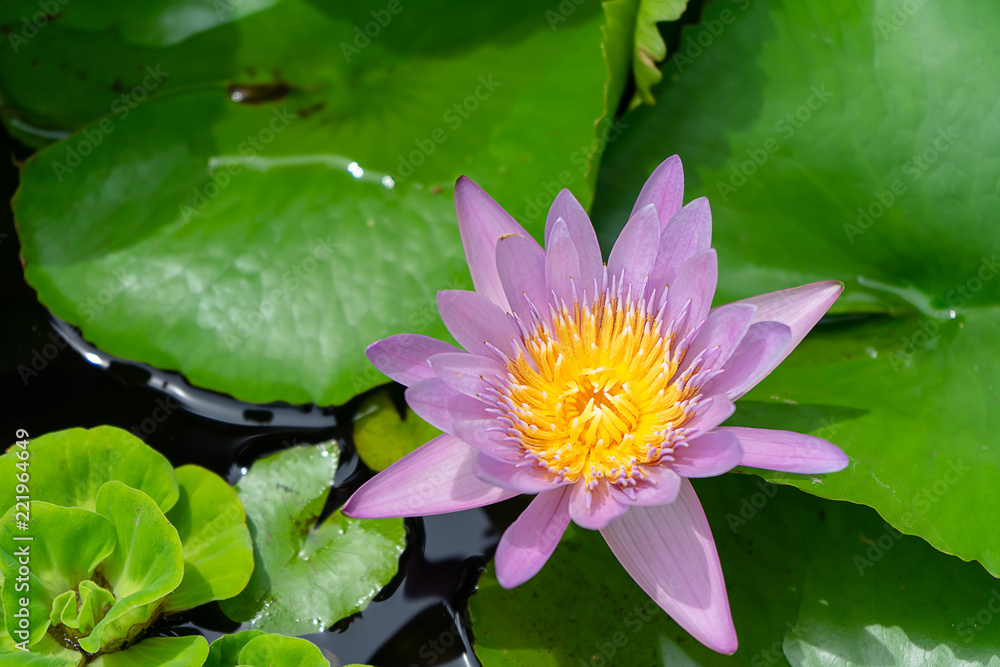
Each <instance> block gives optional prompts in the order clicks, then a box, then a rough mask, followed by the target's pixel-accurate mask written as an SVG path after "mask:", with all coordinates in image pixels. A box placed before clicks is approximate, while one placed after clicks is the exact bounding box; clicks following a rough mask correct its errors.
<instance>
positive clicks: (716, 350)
mask: <svg viewBox="0 0 1000 667" xmlns="http://www.w3.org/2000/svg"><path fill="white" fill-rule="evenodd" d="M755 312H756V309H755V308H754V307H753V306H752V305H750V304H746V303H730V304H726V305H725V306H719V307H718V308H715V309H714V310H712V311H711V312H710V313H709V314H708V318H707V319H706V320H705V325H704V326H703V327H702V328H701V331H699V332H698V335H697V336H696V337H695V339H694V341H693V342H692V343H691V345H690V346H689V347H688V350H687V353H685V355H684V361H683V362H682V363H681V365H680V367H679V368H678V370H679V371H680V372H683V371H685V370H687V368H688V367H689V366H690V365H691V364H692V363H693V362H694V361H695V360H696V359H697V358H698V356H699V354H700V353H701V352H702V351H704V352H706V354H705V355H704V356H702V358H701V361H700V362H699V364H701V365H704V366H707V367H710V368H721V367H722V366H723V365H724V364H725V363H726V361H727V360H728V359H729V357H730V356H732V354H733V351H734V350H735V349H736V347H737V346H738V345H739V343H740V341H741V340H743V336H744V335H746V332H747V329H749V328H750V323H751V321H752V320H753V316H754V313H755Z"/></svg>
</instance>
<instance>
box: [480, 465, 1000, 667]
mask: <svg viewBox="0 0 1000 667" xmlns="http://www.w3.org/2000/svg"><path fill="white" fill-rule="evenodd" d="M696 481H697V482H698V484H697V485H696V486H697V491H698V496H699V498H700V499H701V501H702V504H703V506H704V508H705V513H706V515H707V517H708V519H709V523H710V524H711V526H712V533H713V535H714V539H715V543H716V545H717V547H718V550H719V556H720V559H721V562H722V569H723V573H724V574H725V576H726V583H727V589H728V595H729V601H730V605H731V608H732V613H733V620H734V623H735V626H736V631H737V634H738V636H739V640H740V647H739V650H738V651H737V652H736V653H735V654H734V655H733V656H724V655H720V654H717V653H715V652H714V651H711V650H710V649H708V648H705V647H704V646H702V645H701V644H700V643H698V642H697V640H695V639H693V638H691V637H690V636H689V635H688V634H687V633H686V632H685V631H684V630H682V629H681V628H680V627H679V626H678V625H677V624H676V623H674V622H673V621H672V620H670V619H669V617H668V616H667V615H666V614H665V613H664V612H663V611H662V610H660V609H659V607H657V606H656V605H655V604H654V603H653V602H652V601H651V600H650V599H649V598H648V597H647V596H646V594H645V593H644V592H643V591H642V590H641V589H640V588H639V587H638V586H637V585H636V584H635V583H634V582H633V581H632V580H631V578H630V577H629V575H628V574H627V573H626V572H625V570H624V569H623V568H622V567H621V565H620V564H619V563H618V561H617V559H616V558H615V557H614V555H613V554H612V553H611V551H610V549H608V547H607V545H606V544H605V542H604V540H603V539H602V538H601V536H600V535H599V534H598V533H596V532H593V531H586V530H582V529H579V528H576V527H571V528H570V529H569V531H568V532H567V534H566V536H565V537H564V538H563V540H562V542H561V543H560V545H559V547H558V548H557V549H556V552H555V554H553V556H552V558H551V559H550V560H549V562H548V563H546V565H545V567H544V568H543V569H542V571H541V572H540V573H539V574H538V575H536V576H535V577H534V578H533V579H532V580H531V581H529V582H527V583H526V584H523V585H521V586H519V587H517V588H515V589H512V590H504V589H503V588H501V587H500V585H499V584H498V583H497V581H496V577H495V575H494V574H493V570H492V566H491V567H490V568H489V569H488V570H487V573H486V574H485V575H484V576H483V578H482V580H481V581H480V585H479V592H478V593H476V594H475V595H474V596H473V597H472V599H471V601H470V614H471V618H472V626H473V631H474V633H475V651H476V655H477V656H478V657H479V658H480V660H481V661H482V663H483V665H484V667H498V666H512V667H513V666H517V667H542V666H546V665H551V666H552V667H556V666H561V665H578V664H585V665H600V664H607V665H615V667H632V666H636V667H650V666H651V665H664V667H674V666H678V665H679V666H683V667H691V666H696V665H700V666H720V667H725V666H727V665H732V666H737V665H743V666H749V667H760V666H761V665H788V664H789V662H788V660H787V659H786V653H787V654H788V656H789V657H790V658H792V660H791V664H793V665H796V666H799V665H803V666H804V665H827V664H839V665H846V664H847V663H845V662H835V661H833V660H832V656H842V657H843V656H849V657H850V658H851V659H853V660H854V662H852V663H850V664H856V665H861V664H865V665H867V664H885V665H892V664H894V665H909V664H918V663H919V664H923V663H921V662H920V661H919V660H918V661H912V660H909V658H910V657H912V656H920V655H924V654H922V651H924V652H926V654H933V655H937V656H941V655H949V654H950V655H954V656H958V657H959V658H960V659H961V660H968V661H970V662H974V661H976V660H980V661H981V662H977V663H975V664H986V661H987V660H988V658H987V657H986V656H989V655H995V654H996V652H997V651H998V650H1000V624H996V623H994V624H981V625H979V626H977V627H976V628H974V629H973V630H972V631H968V629H967V628H966V627H963V626H962V625H960V624H961V623H962V619H965V618H966V617H967V616H973V617H975V616H976V615H977V614H978V613H979V611H980V610H981V609H983V608H986V606H987V605H988V604H989V602H990V599H991V598H990V596H991V595H992V593H991V588H992V589H996V588H997V586H996V581H995V580H994V579H993V578H992V577H990V575H989V574H988V573H987V572H985V571H984V570H983V569H982V567H981V566H979V565H978V564H975V563H963V562H962V561H960V560H958V559H956V558H954V557H951V556H948V555H945V554H942V553H940V552H938V551H935V550H934V549H933V548H931V547H930V546H929V545H928V544H927V543H926V542H924V541H923V540H921V539H918V538H915V537H909V536H905V535H902V534H901V533H899V532H897V531H895V530H894V529H892V528H891V527H889V526H887V525H886V524H885V523H884V522H883V521H882V520H881V518H880V517H879V516H878V515H877V514H876V513H875V512H874V511H872V510H871V509H870V508H866V507H862V506H858V505H852V504H849V503H839V502H834V501H829V500H824V499H820V498H816V497H813V496H809V495H805V494H803V493H801V492H799V491H797V490H795V489H791V488H788V487H785V486H778V485H773V484H769V483H767V482H764V481H761V480H760V479H758V478H756V477H755V476H752V475H726V476H723V477H717V478H712V479H706V480H696ZM998 595H1000V594H998ZM569 610H571V611H569ZM879 628H886V629H887V630H886V631H885V632H882V630H880V629H879ZM956 630H958V631H959V632H958V633H956ZM889 637H891V641H887V638H889ZM783 647H784V649H783ZM819 655H825V656H826V658H824V660H829V661H816V657H817V656H819ZM928 664H940V665H946V664H947V665H950V664H966V663H964V662H957V661H956V662H947V661H944V662H940V661H939V662H928Z"/></svg>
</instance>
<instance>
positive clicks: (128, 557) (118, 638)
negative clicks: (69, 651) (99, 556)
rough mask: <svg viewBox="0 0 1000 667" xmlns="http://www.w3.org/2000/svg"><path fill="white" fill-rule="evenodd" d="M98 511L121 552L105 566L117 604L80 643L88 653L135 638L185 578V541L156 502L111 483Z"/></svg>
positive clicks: (101, 494)
mask: <svg viewBox="0 0 1000 667" xmlns="http://www.w3.org/2000/svg"><path fill="white" fill-rule="evenodd" d="M97 513H98V514H100V515H103V516H105V517H107V519H108V520H109V521H110V522H111V523H112V525H113V526H114V529H115V533H116V535H117V543H116V545H115V550H114V551H113V552H112V553H111V554H110V555H108V556H107V557H106V558H105V559H104V561H103V562H102V574H103V575H104V578H105V579H106V580H107V581H108V583H109V584H111V587H112V591H113V592H114V594H115V598H117V602H115V605H114V606H113V607H112V608H111V609H110V610H109V611H108V613H107V615H105V616H104V618H103V619H101V621H100V622H99V623H98V624H97V625H96V626H95V627H94V630H93V632H92V633H91V634H90V635H88V636H87V637H84V638H82V639H80V642H79V643H80V647H81V648H82V649H83V650H85V651H87V652H88V653H97V652H98V651H99V650H108V649H112V650H114V649H116V648H118V646H120V645H121V644H123V643H125V642H127V641H129V640H131V639H132V638H133V637H135V636H136V635H137V634H138V633H139V632H140V631H141V630H143V629H144V627H145V625H146V624H147V623H148V622H150V621H151V620H152V619H153V617H154V615H155V614H156V613H157V612H159V611H160V610H162V608H163V598H165V597H166V596H167V595H168V594H169V593H170V592H171V591H172V590H174V589H175V588H177V586H178V585H179V584H180V583H181V579H182V578H183V576H184V557H183V555H182V548H181V541H180V538H179V537H178V536H177V531H176V530H175V529H174V527H173V526H171V525H170V522H169V521H167V518H166V517H165V516H164V515H163V512H161V511H160V509H159V508H158V507H157V506H156V503H155V502H154V501H153V499H152V498H150V497H149V496H147V495H146V494H144V493H143V492H142V491H137V490H136V489H132V488H130V487H128V486H125V484H123V483H121V482H118V481H111V482H107V483H106V484H105V485H104V486H102V487H101V490H100V491H99V492H98V494H97Z"/></svg>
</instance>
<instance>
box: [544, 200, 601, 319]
mask: <svg viewBox="0 0 1000 667" xmlns="http://www.w3.org/2000/svg"><path fill="white" fill-rule="evenodd" d="M550 236H551V238H550V240H549V244H548V246H547V247H546V248H545V288H546V294H547V298H546V303H548V302H549V301H551V300H552V294H553V292H554V293H555V295H556V297H557V298H559V299H562V300H563V301H565V302H566V303H572V302H573V300H574V298H580V297H582V295H583V290H585V289H587V288H588V287H590V289H589V290H588V292H593V291H594V290H593V287H592V286H589V285H587V284H585V283H584V282H583V281H582V280H581V275H582V269H581V268H580V253H579V251H578V250H577V249H576V246H575V245H574V244H573V239H572V238H571V237H570V235H569V228H568V227H567V226H566V221H565V220H563V219H562V218H560V219H559V220H556V221H555V223H554V224H553V225H552V233H551V235H550ZM574 289H575V294H574Z"/></svg>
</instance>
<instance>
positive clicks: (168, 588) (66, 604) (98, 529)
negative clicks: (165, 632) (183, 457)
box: [0, 426, 253, 666]
mask: <svg viewBox="0 0 1000 667" xmlns="http://www.w3.org/2000/svg"><path fill="white" fill-rule="evenodd" d="M22 451H27V452H28V456H27V457H23V456H20V455H19V452H22ZM19 464H20V466H21V467H18V466H19ZM25 470H28V471H30V472H27V473H26V472H24V471H25ZM16 474H21V475H25V477H23V478H22V479H24V480H25V482H24V483H23V485H21V486H20V487H16V486H14V485H10V487H9V488H8V487H7V486H6V485H5V487H4V489H3V490H2V491H0V503H2V504H0V507H2V508H3V510H4V513H3V515H2V519H0V573H2V577H3V579H2V581H3V583H2V595H0V598H2V609H3V617H4V628H3V634H2V636H0V658H2V660H3V663H4V664H19V663H20V664H46V665H52V666H57V665H77V664H83V663H84V661H88V662H89V661H91V660H93V659H94V658H95V657H97V658H100V657H101V656H106V658H107V660H106V661H105V663H104V664H108V665H111V664H114V665H121V666H125V665H137V666H138V665H148V664H195V663H193V662H191V661H190V660H196V656H197V655H198V653H199V649H198V648H197V646H195V644H193V643H192V641H193V640H192V638H189V637H161V638H156V639H155V640H152V639H151V640H148V641H140V642H139V643H138V644H135V642H136V640H138V639H140V638H141V636H142V634H143V633H144V632H145V631H146V629H147V628H149V626H150V625H151V624H152V623H154V622H155V621H156V620H157V619H158V618H159V617H160V616H162V615H163V614H165V613H171V612H177V611H181V610H184V609H190V608H192V607H196V606H198V605H201V604H204V603H206V602H210V601H212V600H221V599H224V598H228V597H232V596H233V595H236V594H237V593H239V592H240V591H241V590H242V589H243V588H244V587H245V586H246V583H247V581H248V580H249V578H250V574H251V571H252V568H253V558H252V550H251V544H250V534H249V531H248V530H247V526H246V522H245V516H244V511H243V506H242V504H241V503H240V500H239V498H238V497H237V496H236V493H235V492H234V491H233V490H232V488H231V487H230V486H229V485H228V484H227V483H226V482H225V481H224V480H223V479H221V478H220V477H218V476H217V475H215V474H214V473H212V472H210V471H208V470H206V469H204V468H201V467H198V466H183V467H181V468H178V469H176V470H175V469H174V468H173V467H172V466H171V465H170V463H169V462H168V461H167V459H166V458H164V457H163V456H162V455H161V454H159V453H158V452H156V451H155V450H153V449H151V448H150V447H148V446H146V445H145V444H144V443H142V442H141V441H140V440H138V439H137V438H136V437H135V436H133V435H131V434H129V433H127V432H125V431H122V430H120V429H117V428H113V427H108V426H101V427H97V428H94V429H90V430H84V429H78V428H77V429H69V430H66V431H59V432H56V433H51V434H48V435H45V436H42V437H39V438H36V439H34V440H33V441H32V442H31V445H30V449H27V450H21V449H17V448H14V449H12V450H11V451H8V452H7V453H6V454H4V455H3V456H2V457H0V475H3V476H4V479H14V478H15V475H16ZM202 641H203V640H202ZM150 642H152V643H150ZM133 644H134V645H133ZM150 652H153V653H155V654H156V655H157V656H158V657H157V658H156V659H155V662H151V660H152V658H150V657H149V655H148V654H149V653H150ZM206 654H207V652H206ZM29 656H30V658H29ZM111 656H115V657H114V658H113V659H112V658H111ZM181 656H188V657H185V658H184V661H183V662H170V661H171V660H175V659H178V660H179V659H180V657H181ZM202 657H204V656H202ZM189 658H190V659H189ZM28 659H30V660H35V661H38V662H31V663H26V662H24V660H28ZM101 659H103V658H101ZM95 664H96V663H95ZM197 664H200V663H197Z"/></svg>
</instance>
